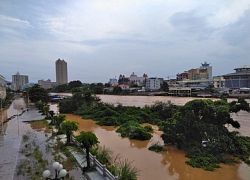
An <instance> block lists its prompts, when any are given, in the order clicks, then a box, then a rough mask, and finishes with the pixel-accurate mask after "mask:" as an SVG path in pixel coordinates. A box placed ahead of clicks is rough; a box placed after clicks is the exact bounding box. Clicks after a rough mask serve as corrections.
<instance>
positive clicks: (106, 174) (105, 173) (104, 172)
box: [72, 137, 119, 180]
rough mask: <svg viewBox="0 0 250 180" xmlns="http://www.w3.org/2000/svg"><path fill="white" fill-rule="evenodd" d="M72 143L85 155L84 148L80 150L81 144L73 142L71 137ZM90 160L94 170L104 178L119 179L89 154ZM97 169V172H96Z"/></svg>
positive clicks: (73, 139)
mask: <svg viewBox="0 0 250 180" xmlns="http://www.w3.org/2000/svg"><path fill="white" fill-rule="evenodd" d="M72 141H73V142H74V143H75V144H76V145H77V146H78V147H79V148H80V149H81V150H82V151H83V153H84V154H86V150H85V149H84V148H81V144H80V143H79V142H77V141H76V140H75V138H74V137H72ZM89 157H90V160H91V161H92V163H93V165H94V167H95V168H98V169H99V172H101V173H102V175H103V176H104V177H107V178H108V179H110V180H118V179H119V178H118V177H117V176H114V175H113V174H112V173H111V172H109V170H108V169H107V168H106V165H103V164H101V163H100V162H99V161H98V160H97V159H96V157H95V156H93V155H92V154H91V153H89ZM98 169H97V170H98Z"/></svg>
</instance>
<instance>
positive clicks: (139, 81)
mask: <svg viewBox="0 0 250 180" xmlns="http://www.w3.org/2000/svg"><path fill="white" fill-rule="evenodd" d="M147 78H148V75H147V74H143V76H142V77H138V76H137V75H136V74H135V73H134V72H133V73H132V74H131V75H130V77H129V81H130V84H136V85H138V86H144V85H145V82H146V79H147Z"/></svg>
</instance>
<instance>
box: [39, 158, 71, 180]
mask: <svg viewBox="0 0 250 180" xmlns="http://www.w3.org/2000/svg"><path fill="white" fill-rule="evenodd" d="M52 167H53V168H54V169H55V173H56V174H55V178H54V179H51V178H50V174H51V173H50V171H49V170H45V171H43V177H44V178H45V179H46V180H61V179H64V177H65V176H66V175H67V171H66V170H65V169H63V166H62V165H61V164H60V163H59V162H54V163H53V164H52Z"/></svg>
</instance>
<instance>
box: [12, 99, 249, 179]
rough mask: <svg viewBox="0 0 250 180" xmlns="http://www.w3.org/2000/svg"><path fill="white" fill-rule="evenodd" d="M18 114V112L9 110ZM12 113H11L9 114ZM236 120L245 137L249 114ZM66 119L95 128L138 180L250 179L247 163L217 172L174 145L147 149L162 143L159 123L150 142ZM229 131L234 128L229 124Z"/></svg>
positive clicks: (78, 119)
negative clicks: (193, 161)
mask: <svg viewBox="0 0 250 180" xmlns="http://www.w3.org/2000/svg"><path fill="white" fill-rule="evenodd" d="M99 97H100V98H101V100H102V101H103V102H106V103H112V104H114V105H115V104H117V103H121V104H122V105H125V106H140V107H142V106H145V105H150V104H153V103H154V102H156V101H163V102H168V101H171V103H174V104H177V105H184V104H185V103H186V102H188V101H190V100H192V99H193V98H179V97H167V96H113V95H99ZM248 102H250V100H248ZM51 108H52V109H53V110H55V111H58V110H57V105H56V104H54V105H51ZM8 113H10V114H12V113H13V114H15V113H16V111H15V112H11V111H10V112H8ZM8 116H9V114H8ZM232 116H233V118H234V119H236V120H238V121H239V122H240V124H241V128H240V130H239V131H240V132H241V133H242V134H243V135H245V136H250V114H249V113H247V112H240V113H238V114H237V115H232ZM67 120H72V121H76V122H78V123H79V131H78V132H76V133H79V132H80V131H93V132H94V133H95V134H96V136H97V137H98V140H99V141H100V145H102V146H105V147H107V148H109V149H111V150H112V151H113V152H114V156H115V155H118V154H119V155H120V157H121V158H122V159H123V160H124V159H128V160H129V161H131V162H132V165H133V166H135V167H136V168H137V169H139V171H140V175H139V177H138V179H139V180H166V179H168V180H201V179H202V180H211V179H212V180H249V179H250V166H248V165H246V164H245V163H240V164H237V165H224V164H221V168H220V169H218V170H216V171H215V172H208V171H204V170H202V169H197V168H192V167H191V166H188V165H186V164H185V161H186V160H187V158H186V157H185V153H184V152H183V151H181V150H178V149H176V148H175V147H171V146H167V147H166V148H167V151H166V152H161V153H156V152H152V151H149V150H148V147H149V146H150V145H151V144H152V143H155V142H158V141H159V142H160V143H162V144H163V141H162V139H161V138H160V135H161V133H162V132H160V131H158V128H157V126H153V128H154V134H153V137H152V138H151V139H150V140H148V141H138V140H129V139H128V138H122V137H120V135H119V134H118V133H116V132H115V130H116V128H115V127H110V126H99V125H96V123H95V122H94V121H92V120H83V119H82V118H81V117H79V116H75V115H72V114H67ZM228 128H229V129H230V130H234V129H232V127H228Z"/></svg>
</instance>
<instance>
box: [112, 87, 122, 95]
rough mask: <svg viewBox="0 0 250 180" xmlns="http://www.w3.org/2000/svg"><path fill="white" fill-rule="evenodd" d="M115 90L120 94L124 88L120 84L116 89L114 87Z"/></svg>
mask: <svg viewBox="0 0 250 180" xmlns="http://www.w3.org/2000/svg"><path fill="white" fill-rule="evenodd" d="M113 92H114V93H115V94H119V93H121V92H122V88H121V87H120V86H115V87H114V89H113Z"/></svg>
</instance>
